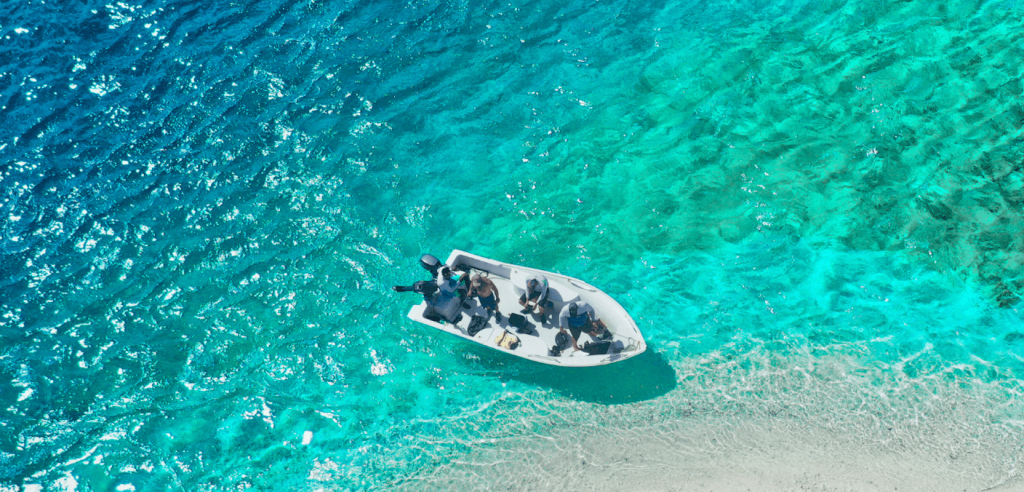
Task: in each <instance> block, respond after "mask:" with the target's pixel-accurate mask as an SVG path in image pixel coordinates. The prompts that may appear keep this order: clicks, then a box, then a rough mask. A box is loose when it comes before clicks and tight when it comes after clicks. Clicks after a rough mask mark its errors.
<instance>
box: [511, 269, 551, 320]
mask: <svg viewBox="0 0 1024 492" xmlns="http://www.w3.org/2000/svg"><path fill="white" fill-rule="evenodd" d="M519 304H520V305H521V306H523V309H522V313H524V314H525V313H529V312H532V313H534V314H536V315H537V316H539V317H540V322H541V324H544V323H545V322H546V320H547V317H546V316H545V312H546V311H547V310H548V309H551V308H553V307H554V303H553V302H551V300H550V299H548V279H547V278H545V277H544V276H543V275H530V276H529V277H527V278H526V292H524V293H523V295H521V296H519Z"/></svg>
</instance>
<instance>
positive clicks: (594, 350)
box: [582, 342, 612, 355]
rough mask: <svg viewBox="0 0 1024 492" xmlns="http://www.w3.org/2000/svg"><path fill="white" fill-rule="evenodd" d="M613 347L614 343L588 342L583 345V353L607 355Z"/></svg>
mask: <svg viewBox="0 0 1024 492" xmlns="http://www.w3.org/2000/svg"><path fill="white" fill-rule="evenodd" d="M611 347H612V342H597V343H591V342H587V343H584V344H583V347H582V348H583V351H584V352H586V353H588V354H590V355H601V354H607V353H608V349H610V348H611Z"/></svg>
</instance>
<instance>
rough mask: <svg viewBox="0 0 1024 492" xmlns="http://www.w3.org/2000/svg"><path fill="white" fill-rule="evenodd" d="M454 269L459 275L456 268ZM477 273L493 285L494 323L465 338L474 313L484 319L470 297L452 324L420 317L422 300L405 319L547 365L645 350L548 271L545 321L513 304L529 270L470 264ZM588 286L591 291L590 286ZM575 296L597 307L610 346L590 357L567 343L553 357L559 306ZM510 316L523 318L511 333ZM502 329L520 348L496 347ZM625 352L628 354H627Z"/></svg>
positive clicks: (596, 361)
mask: <svg viewBox="0 0 1024 492" xmlns="http://www.w3.org/2000/svg"><path fill="white" fill-rule="evenodd" d="M489 270H493V271H489ZM456 273H460V274H461V273H462V272H456ZM478 273H479V274H480V275H483V276H485V277H487V278H489V279H490V280H491V281H492V282H494V284H495V286H496V287H497V288H498V297H499V302H498V309H499V311H500V312H501V315H502V316H501V321H496V320H495V319H494V317H491V318H489V319H488V320H487V323H486V325H485V328H484V329H483V330H481V331H480V332H478V333H476V334H475V335H473V336H470V335H469V332H468V331H467V328H468V326H469V323H470V319H471V318H472V316H473V315H480V316H484V317H487V311H486V310H485V309H484V308H483V307H482V306H481V305H480V302H479V300H478V299H476V298H469V299H467V300H466V302H467V303H468V304H469V305H470V307H469V308H468V309H461V310H460V311H461V313H462V318H461V319H460V320H458V322H457V323H454V324H453V323H448V322H442V323H435V322H433V321H430V320H428V319H426V318H423V312H424V310H425V309H426V308H427V304H426V302H422V303H420V304H418V305H417V306H414V307H413V309H412V310H411V311H410V312H409V317H410V318H411V319H414V320H416V321H419V322H422V323H426V324H429V325H432V326H435V327H436V328H439V329H441V330H443V331H446V332H448V333H451V334H453V335H457V336H460V337H463V338H467V339H470V340H473V341H475V342H477V343H480V344H483V345H487V346H489V347H491V348H493V349H496V350H501V351H504V352H508V353H512V354H514V355H518V356H520V357H525V358H530V359H534V360H537V361H538V362H544V363H547V364H553V365H566V366H589V365H600V364H605V363H609V362H614V361H615V360H619V359H622V358H627V357H630V356H632V355H635V351H636V350H640V351H642V350H643V349H646V345H645V344H644V343H643V341H642V340H641V341H639V342H637V340H635V339H634V338H631V337H629V336H620V335H619V333H618V331H617V330H616V323H615V321H616V320H615V319H606V318H605V317H604V316H603V313H601V312H600V307H599V306H598V305H595V304H594V302H593V301H591V300H589V299H587V298H585V297H583V298H581V295H580V294H581V291H583V292H582V293H583V294H587V291H585V290H583V289H577V288H574V287H571V286H570V285H567V284H566V283H565V282H564V281H563V279H560V278H552V276H551V275H546V277H547V279H548V290H549V294H548V298H549V299H550V300H551V301H552V302H553V303H554V306H553V308H551V309H550V310H549V311H548V312H547V313H546V319H545V320H544V321H543V322H541V320H540V317H539V316H538V315H537V314H534V313H522V312H521V310H522V306H521V305H520V304H519V297H520V296H521V295H522V292H523V289H522V288H516V286H518V285H520V284H522V285H523V286H524V287H525V278H526V275H528V274H530V273H534V272H532V271H529V270H527V269H522V270H517V269H514V268H513V269H509V268H496V267H495V265H486V264H478V265H474V267H473V268H471V269H470V272H469V273H468V275H470V276H472V275H475V274H478ZM502 273H504V275H502ZM566 279H568V278H566ZM569 280H571V279H569ZM582 286H585V287H589V286H587V285H586V284H582ZM590 289H591V290H593V288H590ZM602 295H603V294H602ZM575 300H583V301H588V302H590V304H591V305H592V306H594V308H595V310H596V311H597V315H598V317H599V318H601V319H602V320H603V321H604V322H605V324H606V326H607V327H608V329H609V331H610V332H611V333H612V334H613V338H612V339H611V340H610V341H611V342H612V347H611V350H609V352H608V353H607V354H600V355H592V354H589V353H587V352H584V351H582V350H580V351H576V350H574V349H573V347H572V344H571V343H570V344H569V345H568V346H567V347H566V348H565V349H564V350H563V351H562V353H561V355H560V356H554V355H553V354H552V353H551V348H552V347H553V346H554V345H555V335H556V334H558V332H559V329H558V315H559V313H560V312H561V309H562V307H563V306H564V305H566V304H567V303H569V302H572V301H575ZM620 309H621V308H620ZM512 314H520V315H522V316H524V317H525V318H526V320H527V325H526V327H525V329H522V330H521V331H517V329H516V328H515V327H512V326H509V323H508V320H509V315H512ZM627 316H628V315H627ZM613 318H614V317H613ZM630 323H631V322H630ZM631 324H632V323H631ZM634 328H635V325H634ZM567 331H568V330H567ZM503 332H509V333H512V334H513V335H515V336H516V337H517V338H518V339H519V341H520V346H519V347H517V348H516V349H514V350H509V349H506V348H504V347H501V346H499V345H498V344H497V340H498V339H499V337H500V336H501V335H502V333H503ZM586 342H592V343H594V342H598V340H597V339H596V338H594V337H592V336H591V335H589V334H587V333H581V334H580V338H579V340H577V344H578V345H579V346H580V347H581V348H582V347H583V346H584V344H585V343H586ZM631 351H633V352H634V353H629V352H631ZM583 359H588V360H583Z"/></svg>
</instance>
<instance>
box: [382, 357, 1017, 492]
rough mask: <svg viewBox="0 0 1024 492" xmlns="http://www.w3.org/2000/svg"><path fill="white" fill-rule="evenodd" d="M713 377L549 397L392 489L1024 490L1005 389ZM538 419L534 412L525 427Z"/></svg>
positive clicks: (1013, 408) (1011, 401)
mask: <svg viewBox="0 0 1024 492" xmlns="http://www.w3.org/2000/svg"><path fill="white" fill-rule="evenodd" d="M793 374H794V375H795V374H796V373H795V372H794V373H793ZM748 376H750V374H747V375H734V376H733V377H735V378H736V379H735V381H739V380H746V379H747V377H748ZM780 376H781V377H780ZM735 381H734V382H735ZM769 381H770V383H769ZM748 382H749V381H748ZM710 383H711V382H710V381H708V380H707V379H703V378H700V377H696V378H692V379H690V380H689V381H683V382H681V383H680V385H679V386H678V387H676V388H675V389H673V390H672V391H671V392H669V393H668V394H666V395H663V396H662V397H660V398H657V399H654V400H652V401H649V402H641V403H634V404H626V405H611V406H606V405H599V404H588V403H581V402H571V401H570V402H566V401H564V400H563V401H558V400H554V401H551V400H549V401H546V402H545V401H543V400H544V399H543V398H541V399H539V400H541V401H538V402H537V403H538V404H539V405H541V406H543V405H550V407H551V408H553V410H552V414H551V415H554V416H555V417H554V418H551V416H548V417H546V419H547V420H549V421H553V422H554V423H553V424H552V425H551V426H550V427H547V428H541V429H540V430H538V428H537V427H536V426H534V427H533V428H531V429H530V430H529V431H528V432H521V433H519V434H518V435H510V436H505V437H498V438H497V439H480V440H478V441H474V442H470V443H465V444H466V446H467V447H468V451H464V452H460V453H458V455H456V456H449V457H448V458H447V459H446V460H444V461H443V464H442V465H440V466H437V467H435V468H433V469H430V470H423V471H421V473H417V474H416V476H414V477H407V479H405V480H402V481H401V483H397V484H395V483H393V484H392V486H395V487H397V488H400V489H405V490H559V491H565V490H594V491H646V490H651V491H822V492H825V491H875V490H878V491H929V492H931V491H961V490H963V491H1000V492H1006V491H1024V477H1022V476H1021V473H1022V471H1024V440H1022V439H1024V438H1022V436H1024V431H1022V427H1024V422H1022V421H1021V420H1019V419H1017V418H1015V417H1014V414H1015V413H1017V412H1018V410H1017V404H1016V403H1015V402H1016V401H1017V398H1016V397H1014V396H1013V395H1012V392H1009V391H1007V389H1006V388H1004V387H1001V386H998V385H990V384H983V383H978V382H975V383H973V384H964V383H963V382H962V381H961V382H960V383H961V384H957V383H956V382H953V383H951V382H950V381H944V380H942V379H941V378H933V379H929V380H917V381H902V382H900V383H897V384H896V385H895V386H889V387H888V388H886V387H884V386H887V385H884V384H880V383H881V382H880V381H878V380H874V381H872V380H869V379H857V378H851V377H844V378H838V379H830V378H828V377H825V378H807V377H798V378H794V377H789V376H786V375H784V374H775V375H774V376H773V377H770V378H762V381H761V383H760V384H761V389H760V390H759V391H757V392H751V393H746V396H744V392H745V391H748V390H749V389H750V388H751V387H752V386H756V385H757V384H759V383H754V384H752V385H747V386H746V387H745V388H744V387H742V385H736V384H730V385H726V386H713V385H711V384H710ZM890 383H891V382H890ZM769 386H771V388H769ZM797 386H799V388H798V387H797ZM709 388H711V389H709ZM702 389H703V391H701V390H702ZM794 390H799V391H794ZM697 395H699V396H697ZM753 395H756V396H753ZM561 405H564V407H561V408H559V407H560V406H561ZM527 413H528V412H527ZM529 418H530V417H528V416H527V415H522V419H523V422H524V425H523V427H526V426H527V425H525V422H526V421H527V420H528V419H529Z"/></svg>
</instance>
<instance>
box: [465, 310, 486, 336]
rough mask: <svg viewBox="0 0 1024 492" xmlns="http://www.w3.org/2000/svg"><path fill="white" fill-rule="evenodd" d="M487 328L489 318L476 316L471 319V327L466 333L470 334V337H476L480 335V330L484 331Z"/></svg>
mask: <svg viewBox="0 0 1024 492" xmlns="http://www.w3.org/2000/svg"><path fill="white" fill-rule="evenodd" d="M486 327H487V318H485V317H483V316H480V315H479V314H474V315H473V317H472V318H469V327H468V328H466V332H467V333H469V336H471V337H475V336H476V334H477V333H480V330H483V329H484V328H486Z"/></svg>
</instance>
